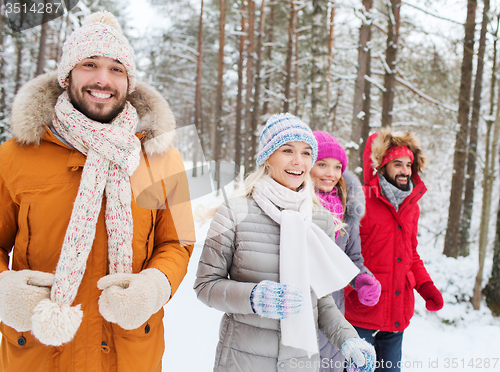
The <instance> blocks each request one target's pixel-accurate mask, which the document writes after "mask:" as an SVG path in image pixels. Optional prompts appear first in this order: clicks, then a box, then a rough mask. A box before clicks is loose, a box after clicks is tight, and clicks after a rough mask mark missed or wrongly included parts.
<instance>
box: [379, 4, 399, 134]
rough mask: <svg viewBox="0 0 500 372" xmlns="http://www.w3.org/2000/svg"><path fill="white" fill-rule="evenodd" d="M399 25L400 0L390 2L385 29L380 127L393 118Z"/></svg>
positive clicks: (389, 124) (385, 125) (387, 123)
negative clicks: (385, 41) (385, 42)
mask: <svg viewBox="0 0 500 372" xmlns="http://www.w3.org/2000/svg"><path fill="white" fill-rule="evenodd" d="M400 24H401V0H391V6H390V9H389V22H388V28H387V49H386V53H385V62H386V66H385V70H386V71H385V76H384V88H385V91H384V93H383V101H382V126H383V127H390V126H391V125H392V120H393V118H394V115H393V109H394V86H395V82H396V58H397V55H398V43H399V26H400Z"/></svg>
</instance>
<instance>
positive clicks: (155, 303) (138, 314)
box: [97, 269, 171, 330]
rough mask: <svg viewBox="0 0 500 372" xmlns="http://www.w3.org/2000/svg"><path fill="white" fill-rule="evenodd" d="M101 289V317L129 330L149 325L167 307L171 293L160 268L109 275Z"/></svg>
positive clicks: (102, 281)
mask: <svg viewBox="0 0 500 372" xmlns="http://www.w3.org/2000/svg"><path fill="white" fill-rule="evenodd" d="M97 287H98V288H99V289H101V290H102V293H101V296H100V297H99V312H100V313H101V315H102V316H103V317H104V319H106V320H107V321H108V322H111V323H116V324H118V325H119V326H120V327H122V328H123V329H128V330H130V329H136V328H138V327H139V326H140V325H141V324H143V323H145V322H146V321H147V320H148V319H149V318H150V317H151V315H153V314H154V313H156V312H157V311H158V310H160V309H161V308H162V307H163V305H165V303H166V302H167V301H168V299H169V298H170V293H171V287H170V282H169V281H168V279H167V277H166V275H165V274H163V273H162V272H161V271H160V270H158V269H146V270H143V271H141V272H140V273H139V274H125V273H120V274H112V275H107V276H105V277H103V278H101V279H99V281H98V282H97Z"/></svg>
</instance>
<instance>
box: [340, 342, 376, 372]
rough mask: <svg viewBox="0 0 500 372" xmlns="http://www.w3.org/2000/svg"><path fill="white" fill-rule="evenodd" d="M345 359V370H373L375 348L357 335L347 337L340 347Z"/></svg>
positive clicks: (362, 371)
mask: <svg viewBox="0 0 500 372" xmlns="http://www.w3.org/2000/svg"><path fill="white" fill-rule="evenodd" d="M340 351H341V352H342V354H344V356H345V358H346V359H347V372H373V371H374V370H375V362H376V360H377V357H376V355H375V348H374V347H373V346H372V345H371V344H370V343H368V342H366V341H365V340H363V339H361V338H359V337H352V338H349V339H347V340H346V341H345V342H344V343H343V344H342V347H341V349H340Z"/></svg>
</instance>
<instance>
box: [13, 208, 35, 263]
mask: <svg viewBox="0 0 500 372" xmlns="http://www.w3.org/2000/svg"><path fill="white" fill-rule="evenodd" d="M30 209H31V204H30V203H26V202H21V205H20V207H19V216H18V222H17V223H18V226H19V229H18V230H17V236H16V243H15V246H14V253H13V255H12V268H13V270H22V269H29V268H30V266H29V261H28V250H29V246H30V241H31V231H30Z"/></svg>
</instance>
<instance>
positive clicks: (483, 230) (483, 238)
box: [472, 94, 500, 310]
mask: <svg viewBox="0 0 500 372" xmlns="http://www.w3.org/2000/svg"><path fill="white" fill-rule="evenodd" d="M499 97H500V94H499ZM498 107H500V99H499V100H498V102H497V119H496V120H495V128H494V130H493V142H492V146H491V159H489V157H490V154H489V153H488V152H487V157H486V165H485V174H484V180H483V189H484V196H483V206H482V210H481V226H480V235H479V270H478V272H477V276H476V281H475V283H474V295H473V297H472V305H473V306H474V309H475V310H479V307H480V304H481V288H482V282H483V271H484V260H485V257H486V246H487V244H488V224H489V222H490V207H491V193H492V190H493V182H494V172H495V162H496V156H495V155H496V153H497V149H498V147H497V144H498V140H499V137H500V136H499V132H500V130H499V129H500V117H499V116H500V115H499V114H498V111H499V110H498ZM488 134H489V133H488ZM488 137H489V135H488ZM488 140H489V138H488ZM488 145H489V144H488ZM497 224H498V221H497ZM497 233H498V231H497ZM492 275H493V273H492ZM490 282H491V280H490Z"/></svg>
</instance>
